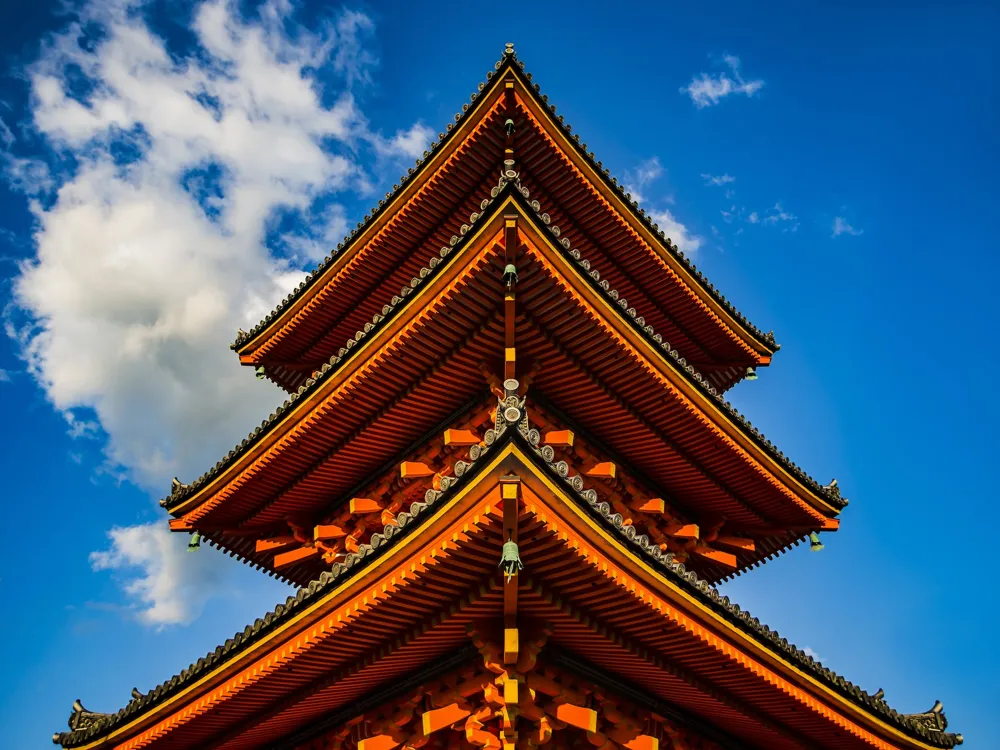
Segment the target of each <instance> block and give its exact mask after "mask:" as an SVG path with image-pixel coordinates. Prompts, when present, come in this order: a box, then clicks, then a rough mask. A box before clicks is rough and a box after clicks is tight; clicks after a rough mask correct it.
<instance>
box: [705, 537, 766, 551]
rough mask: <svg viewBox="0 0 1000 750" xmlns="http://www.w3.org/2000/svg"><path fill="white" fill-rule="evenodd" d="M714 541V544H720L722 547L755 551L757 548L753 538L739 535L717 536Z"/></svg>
mask: <svg viewBox="0 0 1000 750" xmlns="http://www.w3.org/2000/svg"><path fill="white" fill-rule="evenodd" d="M714 542H715V544H721V545H722V546H723V547H729V548H730V549H739V550H743V551H744V552H755V551H756V550H757V545H756V544H755V543H754V540H753V539H744V538H743V537H739V536H717V537H715V540H714Z"/></svg>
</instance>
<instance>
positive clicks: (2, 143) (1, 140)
mask: <svg viewBox="0 0 1000 750" xmlns="http://www.w3.org/2000/svg"><path fill="white" fill-rule="evenodd" d="M15 140H16V139H15V138H14V134H13V133H12V132H11V130H10V128H9V127H7V123H5V122H4V121H3V118H2V117H0V147H2V148H4V149H8V148H10V147H11V145H12V144H13V143H14V141H15Z"/></svg>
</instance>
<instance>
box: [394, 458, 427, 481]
mask: <svg viewBox="0 0 1000 750" xmlns="http://www.w3.org/2000/svg"><path fill="white" fill-rule="evenodd" d="M399 476H400V477H401V478H402V479H420V478H421V477H432V476H434V469H432V468H431V467H430V466H428V465H427V464H425V463H422V462H421V461H403V463H401V464H400V465H399Z"/></svg>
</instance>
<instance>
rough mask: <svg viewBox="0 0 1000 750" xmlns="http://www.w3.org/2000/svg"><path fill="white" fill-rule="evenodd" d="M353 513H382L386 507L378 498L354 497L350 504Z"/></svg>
mask: <svg viewBox="0 0 1000 750" xmlns="http://www.w3.org/2000/svg"><path fill="white" fill-rule="evenodd" d="M348 507H349V509H350V512H351V514H352V515H353V514H359V515H360V514H364V513H381V512H382V509H383V508H384V507H385V506H383V505H382V503H380V502H379V501H378V500H372V499H370V498H367V497H352V498H351V502H350V503H349V505H348Z"/></svg>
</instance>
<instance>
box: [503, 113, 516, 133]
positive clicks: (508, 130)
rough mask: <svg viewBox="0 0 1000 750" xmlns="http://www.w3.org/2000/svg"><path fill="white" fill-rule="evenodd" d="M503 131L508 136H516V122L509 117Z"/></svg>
mask: <svg viewBox="0 0 1000 750" xmlns="http://www.w3.org/2000/svg"><path fill="white" fill-rule="evenodd" d="M503 129H504V131H506V133H507V135H514V121H513V120H511V119H510V118H509V117H508V118H507V122H505V123H504V124H503Z"/></svg>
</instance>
